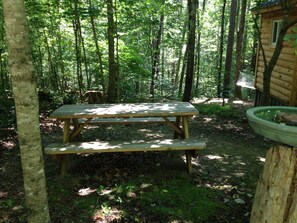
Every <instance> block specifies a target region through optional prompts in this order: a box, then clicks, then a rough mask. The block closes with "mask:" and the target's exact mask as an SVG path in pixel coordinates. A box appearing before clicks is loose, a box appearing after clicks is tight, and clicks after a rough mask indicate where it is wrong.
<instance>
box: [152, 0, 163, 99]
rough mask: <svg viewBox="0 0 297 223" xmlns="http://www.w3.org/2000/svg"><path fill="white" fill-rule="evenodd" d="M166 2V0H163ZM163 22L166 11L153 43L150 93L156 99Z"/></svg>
mask: <svg viewBox="0 0 297 223" xmlns="http://www.w3.org/2000/svg"><path fill="white" fill-rule="evenodd" d="M163 3H164V0H163ZM163 23H164V12H163V11H162V14H161V16H160V21H159V29H158V33H157V36H156V38H154V39H153V43H152V51H153V64H152V73H151V86H150V94H151V96H152V99H153V100H154V99H155V81H156V78H157V75H158V73H159V65H160V44H161V39H162V32H163Z"/></svg>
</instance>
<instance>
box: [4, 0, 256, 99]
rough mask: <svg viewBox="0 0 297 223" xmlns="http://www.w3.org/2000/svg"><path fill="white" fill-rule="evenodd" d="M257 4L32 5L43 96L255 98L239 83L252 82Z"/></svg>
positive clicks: (81, 1) (124, 1)
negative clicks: (241, 79)
mask: <svg viewBox="0 0 297 223" xmlns="http://www.w3.org/2000/svg"><path fill="white" fill-rule="evenodd" d="M187 4H193V5H192V6H190V5H189V6H188V5H187ZM256 4H257V1H251V0H248V1H235V0H233V1H227V0H214V1H207V0H204V1H189V3H187V1H182V0H171V1H165V0H143V1H129V0H119V1H95V0H75V1H60V0H51V1H46V0H39V1H37V0H26V1H25V7H26V13H27V18H28V22H29V27H30V43H31V46H32V50H33V60H34V67H35V69H36V76H37V83H38V91H39V92H42V95H43V96H44V97H54V98H55V99H57V100H60V101H63V102H64V103H65V102H66V103H73V102H78V101H80V102H82V101H84V94H85V93H86V92H88V91H92V90H96V91H100V92H101V93H102V95H103V99H102V100H104V101H107V102H121V101H125V102H135V101H138V102H140V101H147V100H159V99H161V98H168V99H178V98H183V97H184V99H185V100H189V99H190V98H194V97H199V98H201V97H234V96H236V97H245V98H250V97H252V96H253V91H251V90H247V89H243V90H241V87H240V86H239V85H236V83H237V81H238V79H239V76H240V74H241V75H243V76H244V75H246V76H247V77H248V78H250V79H251V78H252V77H253V72H254V68H255V60H256V47H257V41H258V34H257V29H256V28H255V21H257V15H254V16H252V15H251V8H252V7H255V5H256ZM0 7H1V6H0ZM191 7H192V12H191V16H189V10H191ZM195 9H197V10H195ZM1 11H2V10H0V13H1ZM0 19H1V20H0V29H1V30H0V33H1V36H0V50H1V51H0V52H1V54H0V57H1V59H0V61H1V63H0V74H1V79H0V91H1V94H3V93H5V92H9V91H10V90H11V80H10V75H9V71H8V63H9V62H8V52H7V44H6V39H5V29H4V20H3V15H1V17H0ZM189 24H193V25H192V26H191V25H189ZM240 72H241V73H240ZM248 85H250V86H251V85H252V82H251V83H249V84H248ZM242 92H243V95H241V93H242ZM45 94H46V95H45Z"/></svg>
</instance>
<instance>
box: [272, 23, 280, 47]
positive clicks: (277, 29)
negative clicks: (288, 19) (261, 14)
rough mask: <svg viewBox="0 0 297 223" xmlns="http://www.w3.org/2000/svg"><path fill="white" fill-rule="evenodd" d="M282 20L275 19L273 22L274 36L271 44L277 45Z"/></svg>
mask: <svg viewBox="0 0 297 223" xmlns="http://www.w3.org/2000/svg"><path fill="white" fill-rule="evenodd" d="M281 22H282V20H274V21H273V23H272V37H271V45H273V46H275V44H276V42H277V39H278V35H279V31H280V26H281Z"/></svg>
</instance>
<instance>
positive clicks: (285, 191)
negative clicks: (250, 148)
mask: <svg viewBox="0 0 297 223" xmlns="http://www.w3.org/2000/svg"><path fill="white" fill-rule="evenodd" d="M250 222H251V223H266V222H269V223H280V222H286V223H295V222H297V148H291V147H288V146H277V147H274V148H270V149H269V151H268V153H267V155H266V161H265V165H264V169H263V172H262V174H261V176H260V179H259V182H258V185H257V190H256V195H255V198H254V204H253V209H252V213H251V219H250Z"/></svg>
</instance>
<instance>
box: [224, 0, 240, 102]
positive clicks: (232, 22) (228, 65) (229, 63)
mask: <svg viewBox="0 0 297 223" xmlns="http://www.w3.org/2000/svg"><path fill="white" fill-rule="evenodd" d="M236 9H237V0H232V2H231V12H230V18H229V33H228V43H227V52H226V62H225V74H224V86H223V89H224V90H223V97H224V98H229V95H230V80H231V67H232V54H233V45H234V31H235V22H236Z"/></svg>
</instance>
